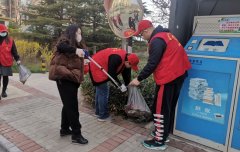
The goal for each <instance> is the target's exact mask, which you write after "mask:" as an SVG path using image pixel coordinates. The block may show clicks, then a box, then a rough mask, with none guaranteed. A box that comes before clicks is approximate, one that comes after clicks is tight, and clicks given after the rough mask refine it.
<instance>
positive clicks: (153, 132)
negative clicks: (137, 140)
mask: <svg viewBox="0 0 240 152" xmlns="http://www.w3.org/2000/svg"><path fill="white" fill-rule="evenodd" d="M151 136H152V137H155V136H156V133H155V131H151ZM169 142H170V139H169V138H168V137H167V138H166V140H165V143H169Z"/></svg>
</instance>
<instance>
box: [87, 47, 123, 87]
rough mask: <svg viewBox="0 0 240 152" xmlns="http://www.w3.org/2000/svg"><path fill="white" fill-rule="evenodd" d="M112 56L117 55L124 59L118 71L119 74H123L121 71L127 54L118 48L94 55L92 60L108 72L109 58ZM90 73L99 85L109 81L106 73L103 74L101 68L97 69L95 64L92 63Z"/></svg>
mask: <svg viewBox="0 0 240 152" xmlns="http://www.w3.org/2000/svg"><path fill="white" fill-rule="evenodd" d="M112 54H117V55H119V56H120V57H121V58H122V63H121V65H120V66H119V67H118V69H117V73H120V72H121V71H120V70H121V69H122V68H123V66H124V60H125V57H126V54H127V52H126V51H125V50H122V49H118V48H107V49H104V50H101V51H99V52H98V53H96V54H95V55H93V57H92V59H93V60H94V61H96V62H97V63H98V64H99V65H100V66H101V67H102V68H103V69H104V70H105V71H107V72H108V61H109V56H110V55H112ZM90 71H91V74H92V78H93V80H94V81H95V82H97V83H99V82H103V81H105V80H107V79H108V76H107V75H106V74H105V73H103V71H102V70H101V69H100V68H99V67H97V66H96V65H95V64H94V63H93V62H90Z"/></svg>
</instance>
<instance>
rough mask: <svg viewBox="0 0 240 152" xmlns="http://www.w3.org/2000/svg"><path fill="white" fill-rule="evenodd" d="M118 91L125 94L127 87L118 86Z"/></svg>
mask: <svg viewBox="0 0 240 152" xmlns="http://www.w3.org/2000/svg"><path fill="white" fill-rule="evenodd" d="M120 90H121V92H126V91H127V87H126V86H125V85H124V84H122V85H121V86H120Z"/></svg>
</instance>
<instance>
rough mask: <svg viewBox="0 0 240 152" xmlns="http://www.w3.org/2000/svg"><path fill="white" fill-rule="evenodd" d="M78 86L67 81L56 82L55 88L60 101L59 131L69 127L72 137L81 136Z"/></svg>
mask: <svg viewBox="0 0 240 152" xmlns="http://www.w3.org/2000/svg"><path fill="white" fill-rule="evenodd" d="M79 86H80V84H78V83H74V82H72V81H68V80H58V81H57V87H58V91H59V94H60V97H61V99H62V103H63V108H62V120H61V129H69V127H71V129H72V131H73V134H74V135H79V134H81V124H80V122H79V112H78V88H79Z"/></svg>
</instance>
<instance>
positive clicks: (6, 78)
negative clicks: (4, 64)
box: [0, 76, 9, 92]
mask: <svg viewBox="0 0 240 152" xmlns="http://www.w3.org/2000/svg"><path fill="white" fill-rule="evenodd" d="M1 77H3V87H2V92H6V90H7V86H8V82H9V78H8V76H0V87H1Z"/></svg>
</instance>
